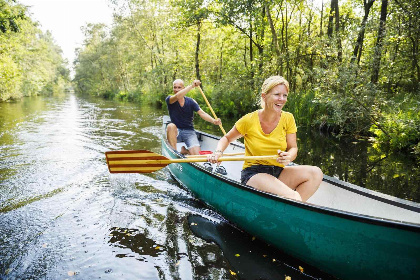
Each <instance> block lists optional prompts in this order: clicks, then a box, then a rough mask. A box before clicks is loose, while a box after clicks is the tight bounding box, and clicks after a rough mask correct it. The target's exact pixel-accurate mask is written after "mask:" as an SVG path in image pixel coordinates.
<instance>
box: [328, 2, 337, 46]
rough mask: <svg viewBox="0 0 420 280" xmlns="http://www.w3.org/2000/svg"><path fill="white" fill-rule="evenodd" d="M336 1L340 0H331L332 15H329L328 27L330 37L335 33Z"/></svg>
mask: <svg viewBox="0 0 420 280" xmlns="http://www.w3.org/2000/svg"><path fill="white" fill-rule="evenodd" d="M335 1H338V0H331V8H330V15H329V16H328V29H327V35H328V37H330V38H331V37H332V35H333V22H334V12H335V3H334V2H335Z"/></svg>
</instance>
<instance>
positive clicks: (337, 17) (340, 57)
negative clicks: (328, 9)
mask: <svg viewBox="0 0 420 280" xmlns="http://www.w3.org/2000/svg"><path fill="white" fill-rule="evenodd" d="M331 2H333V1H332V0H331ZM334 5H335V36H336V40H337V48H338V51H337V58H338V61H340V62H341V61H342V60H343V49H342V47H341V38H340V37H341V36H340V35H341V34H340V12H339V8H338V0H334Z"/></svg>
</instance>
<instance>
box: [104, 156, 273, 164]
mask: <svg viewBox="0 0 420 280" xmlns="http://www.w3.org/2000/svg"><path fill="white" fill-rule="evenodd" d="M277 158H278V155H272V156H244V157H220V158H219V161H243V160H270V159H277ZM206 161H207V158H177V159H147V158H145V159H124V160H118V159H117V160H112V164H115V165H118V164H166V165H168V164H171V163H183V162H206Z"/></svg>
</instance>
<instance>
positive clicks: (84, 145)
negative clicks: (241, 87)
mask: <svg viewBox="0 0 420 280" xmlns="http://www.w3.org/2000/svg"><path fill="white" fill-rule="evenodd" d="M165 113H166V111H165V110H163V109H156V108H151V107H150V106H140V105H138V104H133V103H120V102H115V101H105V100H102V99H94V98H83V97H79V96H76V95H74V94H68V95H62V96H56V97H30V98H24V99H22V101H20V102H15V103H0V278H1V279H98V278H100V279H257V278H261V279H285V277H286V276H290V277H291V279H333V278H332V277H331V276H329V275H327V274H325V273H323V272H321V271H319V270H318V269H316V268H314V267H311V266H309V265H307V264H305V263H304V262H303V261H301V260H297V259H294V258H292V257H290V256H288V255H287V254H285V253H282V252H280V251H278V250H276V249H274V248H272V247H270V246H269V245H267V244H266V243H264V242H262V241H259V240H258V239H255V238H254V237H252V236H250V235H248V234H247V233H244V232H241V231H240V230H238V229H236V228H235V227H233V226H232V225H231V224H229V223H228V222H227V221H226V220H225V219H224V218H223V217H222V216H220V215H219V214H218V213H216V212H215V211H213V210H212V209H210V208H209V207H207V206H206V205H204V204H203V203H201V202H200V201H198V200H196V199H194V197H193V196H192V195H191V194H190V193H189V192H188V191H187V190H184V189H182V188H181V187H180V186H179V185H178V184H177V183H176V181H175V180H173V179H172V178H171V177H170V175H169V172H168V171H167V169H166V168H165V169H161V170H159V171H157V172H154V173H151V174H112V175H111V174H110V173H109V172H108V169H107V166H106V162H105V157H104V152H106V151H108V150H122V149H125V150H129V149H147V150H151V151H154V152H157V153H160V129H161V121H162V116H163V115H164V114H165ZM196 124H197V128H199V129H201V130H205V131H207V132H211V133H216V134H220V132H219V131H218V130H217V129H218V127H212V126H208V125H207V124H206V123H204V122H201V121H200V120H199V119H197V120H196ZM230 125H232V123H230V124H229V122H225V129H227V128H229V126H230ZM298 139H299V142H298V144H299V147H300V154H299V160H300V161H299V162H298V163H309V164H314V165H318V166H320V167H321V168H322V169H323V171H324V173H325V174H328V175H330V176H336V177H340V178H341V179H345V180H347V181H350V182H351V183H355V184H358V185H361V186H364V187H368V188H371V189H374V190H379V191H381V192H384V193H388V194H391V195H394V196H397V197H401V198H405V199H410V200H413V201H416V202H418V201H419V200H420V199H419V191H418V178H419V171H418V170H419V168H418V163H416V162H415V161H414V160H411V159H410V158H408V157H405V156H401V157H398V156H395V155H392V156H390V155H386V154H385V155H382V154H381V153H376V152H372V144H371V143H369V142H367V141H353V140H345V139H340V141H339V140H337V139H335V138H331V137H326V136H324V135H322V134H319V133H314V132H313V131H310V130H308V131H306V130H302V131H301V132H299V134H298ZM191 225H200V226H191ZM302 271H303V272H302Z"/></svg>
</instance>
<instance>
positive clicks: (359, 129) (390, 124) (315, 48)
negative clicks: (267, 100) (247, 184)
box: [0, 0, 420, 157]
mask: <svg viewBox="0 0 420 280" xmlns="http://www.w3.org/2000/svg"><path fill="white" fill-rule="evenodd" d="M321 3H323V5H321ZM418 4H419V2H418V0H416V1H408V0H398V1H389V0H366V1H350V0H345V1H340V2H339V1H338V0H330V1H327V0H326V1H311V0H304V1H263V0H252V1H242V2H241V1H239V2H238V1H233V0H211V1H204V0H194V1H192V0H182V1H181V0H173V1H163V0H145V1H143V2H141V3H140V2H138V1H134V0H126V1H110V5H112V7H113V8H114V22H113V24H112V26H106V25H104V24H87V25H86V26H85V27H84V28H83V32H84V35H85V40H84V43H83V46H82V47H81V48H80V49H77V50H76V54H77V57H76V60H75V61H74V62H73V64H74V67H75V68H74V69H75V76H74V79H73V80H72V86H73V88H74V90H75V92H76V93H78V94H88V95H92V96H98V97H102V98H107V99H114V100H120V101H129V102H141V103H147V104H151V105H153V106H158V107H163V106H165V105H164V100H165V97H166V96H167V95H169V94H170V93H171V89H172V81H173V80H174V79H176V78H181V79H183V80H184V81H185V82H186V83H187V84H188V83H189V82H191V81H192V80H193V79H200V80H201V81H202V88H203V90H204V92H205V93H206V96H207V98H208V99H209V102H210V104H211V105H212V107H213V108H214V110H215V111H216V112H217V115H218V116H219V117H220V118H222V119H224V118H225V119H237V118H239V117H240V116H242V115H244V114H246V113H248V112H250V111H253V110H255V109H257V108H258V105H257V100H258V98H257V96H258V92H259V90H260V89H259V86H260V85H261V84H262V81H263V80H264V79H265V78H266V77H268V76H271V75H273V74H278V75H282V76H284V77H285V78H286V79H287V80H288V81H289V82H290V84H291V93H290V94H291V98H290V100H289V102H288V104H287V106H286V107H285V110H286V111H289V112H291V113H293V114H294V116H295V118H296V119H297V120H298V121H299V124H300V126H307V127H313V128H316V129H319V130H321V131H324V132H328V133H330V134H333V135H335V136H337V137H340V136H343V135H345V136H352V137H355V138H367V139H369V140H370V141H372V142H375V144H374V147H375V149H380V150H383V151H384V152H385V151H389V150H393V151H401V152H403V153H407V154H410V155H414V156H416V157H420V143H419V141H420V111H419V110H420V62H419V60H420V52H419V44H420V43H419V42H420V11H419V10H418V8H417V7H418ZM0 5H1V7H2V9H1V12H0V42H1V49H0V73H2V74H1V75H2V80H3V79H4V80H5V81H6V82H5V83H4V82H2V84H1V85H0V96H1V98H0V99H1V100H2V101H4V100H9V99H18V98H20V97H21V96H30V95H38V94H48V93H51V92H56V91H60V90H64V89H65V88H68V87H69V81H70V77H69V70H68V69H67V67H66V62H65V61H64V60H63V59H62V56H61V51H60V49H59V48H58V47H57V46H55V45H54V43H53V39H52V38H51V35H50V34H48V33H47V34H43V33H42V32H41V31H39V29H37V27H36V23H34V22H33V21H32V20H31V19H30V17H29V16H28V15H27V11H26V8H25V7H23V6H21V5H20V4H19V3H18V1H12V0H0ZM4 7H6V9H5V8H4ZM31 36H32V37H31ZM30 38H32V39H30ZM17 51H18V52H17ZM28 73H30V75H29V74H28ZM8 94H9V96H8ZM191 97H193V98H195V99H196V100H197V101H198V102H199V103H200V104H203V105H202V106H203V107H205V106H204V104H205V103H204V100H203V99H202V97H201V95H200V93H199V92H198V91H192V92H191Z"/></svg>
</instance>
